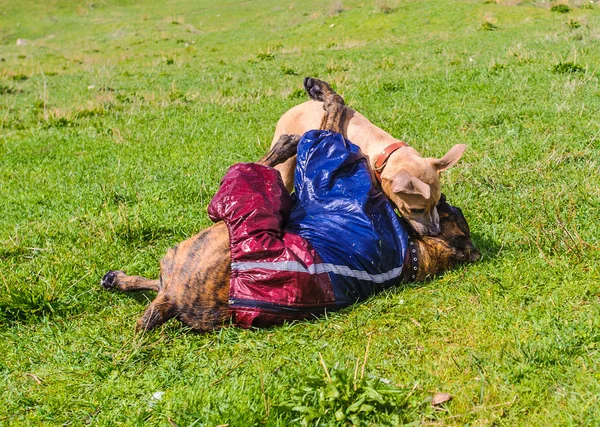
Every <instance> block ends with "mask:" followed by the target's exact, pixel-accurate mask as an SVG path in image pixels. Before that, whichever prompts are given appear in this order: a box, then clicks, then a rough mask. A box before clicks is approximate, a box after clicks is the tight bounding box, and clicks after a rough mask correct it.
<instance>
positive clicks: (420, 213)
mask: <svg viewBox="0 0 600 427" xmlns="http://www.w3.org/2000/svg"><path fill="white" fill-rule="evenodd" d="M410 213H411V214H414V215H423V214H424V213H425V209H411V210H410Z"/></svg>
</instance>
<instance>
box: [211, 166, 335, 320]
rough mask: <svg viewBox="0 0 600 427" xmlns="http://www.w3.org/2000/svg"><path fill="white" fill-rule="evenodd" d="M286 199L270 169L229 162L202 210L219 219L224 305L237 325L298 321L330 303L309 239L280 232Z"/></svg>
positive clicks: (328, 286)
mask: <svg viewBox="0 0 600 427" xmlns="http://www.w3.org/2000/svg"><path fill="white" fill-rule="evenodd" d="M291 208H292V199H291V197H290V194H289V193H288V191H287V190H286V188H285V186H284V185H283V182H282V180H281V176H280V174H279V172H278V171H276V170H275V169H273V168H270V167H267V166H263V165H259V164H256V163H240V164H236V165H234V166H232V167H231V168H230V169H229V171H228V172H227V174H226V175H225V177H224V178H223V180H222V181H221V187H220V188H219V191H218V192H217V194H216V195H215V197H214V198H213V199H212V201H211V203H210V205H209V207H208V213H209V216H210V218H211V219H212V220H213V221H215V222H216V221H224V222H225V223H226V224H227V228H228V230H229V239H230V249H231V281H230V291H229V297H230V301H229V304H230V308H231V312H232V317H233V321H234V323H235V324H237V325H238V326H241V327H245V328H249V327H253V326H254V327H264V326H269V325H275V324H281V323H283V322H284V321H290V320H301V319H306V318H311V317H314V316H317V315H320V314H323V312H324V311H325V310H327V309H328V308H329V307H331V308H333V307H334V304H335V297H334V293H333V289H332V286H331V280H330V278H329V275H328V273H316V274H315V272H314V271H312V272H311V271H310V270H311V266H313V265H314V264H319V263H320V262H321V260H320V258H319V256H318V254H317V253H316V251H315V250H314V248H313V247H312V246H311V244H310V243H309V242H308V241H306V240H305V239H304V238H302V237H300V236H298V235H297V234H293V233H289V232H285V231H283V223H284V220H285V218H286V217H287V216H288V214H289V212H290V209H291Z"/></svg>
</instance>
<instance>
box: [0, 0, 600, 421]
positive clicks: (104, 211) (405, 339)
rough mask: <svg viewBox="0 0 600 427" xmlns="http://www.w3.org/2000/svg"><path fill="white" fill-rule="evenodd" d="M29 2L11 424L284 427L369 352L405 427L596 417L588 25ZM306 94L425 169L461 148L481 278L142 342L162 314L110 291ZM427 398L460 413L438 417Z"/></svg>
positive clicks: (7, 83) (4, 51)
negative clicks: (319, 90)
mask: <svg viewBox="0 0 600 427" xmlns="http://www.w3.org/2000/svg"><path fill="white" fill-rule="evenodd" d="M44 3H45V4H43V3H42V2H33V1H27V2H10V1H7V0H2V1H0V43H1V44H0V58H1V59H0V158H1V159H2V161H1V162H0V189H1V195H2V197H1V198H0V212H2V215H1V217H0V273H1V274H0V285H1V286H2V289H3V292H2V294H0V322H1V323H0V353H1V354H2V358H0V390H4V391H3V392H2V393H1V394H0V403H1V404H0V424H12V423H14V424H32V423H38V424H39V423H47V424H56V423H64V422H68V421H72V422H73V424H74V425H79V424H83V423H86V422H92V423H94V424H99V425H110V424H114V423H115V422H123V423H125V424H136V423H138V424H142V423H148V424H150V425H169V421H168V420H172V421H173V422H175V423H177V424H178V425H188V424H192V423H194V422H195V421H197V423H196V424H195V425H205V424H208V425H216V424H225V423H228V424H230V425H231V426H234V425H249V424H260V423H267V424H271V425H276V424H278V423H285V422H284V421H282V420H281V418H280V417H282V416H283V417H284V416H285V415H281V414H280V413H279V412H278V411H277V410H276V409H275V406H276V405H277V404H278V403H281V402H282V401H284V400H286V399H287V398H288V396H289V388H290V386H292V385H297V384H299V383H303V381H305V380H306V378H308V377H309V376H311V375H322V373H323V371H322V368H321V366H320V364H319V356H318V354H319V353H321V354H322V355H323V358H324V360H325V362H326V363H327V364H328V365H329V366H333V365H335V364H337V365H339V366H340V367H342V368H344V367H347V369H349V370H350V371H352V370H353V367H354V366H355V361H356V359H357V358H362V357H363V356H364V353H365V347H366V345H367V341H368V336H370V337H371V344H370V351H369V359H368V363H367V372H369V373H370V374H371V375H374V376H376V377H380V378H385V379H389V380H391V382H392V383H394V384H398V385H400V386H404V387H409V388H412V387H414V388H415V391H414V393H413V394H412V395H411V397H410V402H411V404H412V405H413V406H414V409H413V412H411V413H410V417H414V416H416V417H417V418H420V419H422V420H423V421H426V422H436V420H438V421H437V422H440V423H444V422H446V423H449V424H453V423H456V424H463V423H467V422H471V423H475V424H477V423H481V424H488V423H492V422H496V423H497V424H504V425H515V424H527V425H548V424H552V423H554V424H565V423H585V422H593V421H594V420H597V419H598V418H599V417H600V403H599V402H598V398H597V396H598V395H599V393H600V381H599V374H600V373H599V372H598V364H599V362H600V356H599V355H598V346H599V342H600V333H599V332H597V331H598V330H599V329H598V327H599V326H600V325H599V324H600V313H599V311H600V310H599V305H598V297H599V295H600V284H599V276H600V268H599V267H600V256H599V254H598V248H599V247H600V242H599V237H598V228H597V220H598V212H599V210H598V208H599V207H600V206H599V205H600V202H599V201H600V198H599V196H600V191H599V187H598V184H597V183H598V181H599V180H600V176H599V175H600V174H599V173H598V160H599V157H600V156H599V154H598V148H599V146H600V142H599V140H598V137H599V123H600V118H599V117H600V116H599V112H600V89H599V88H598V77H597V73H596V69H597V67H598V66H599V65H600V10H599V8H598V6H594V8H593V9H581V8H574V9H573V10H572V11H571V12H570V13H569V14H558V13H552V12H550V11H549V10H548V9H547V8H546V7H543V6H542V5H541V4H524V5H520V6H513V7H505V6H501V5H497V4H495V3H489V4H486V3H482V2H475V1H472V2H458V1H437V2H401V3H398V4H396V5H395V6H396V8H395V9H394V10H393V11H392V13H383V12H382V10H381V8H378V7H376V6H375V4H373V3H371V2H360V1H344V3H343V5H344V11H343V12H342V13H340V14H334V13H332V10H333V8H332V6H331V5H330V4H322V3H321V2H308V1H296V2H294V4H293V6H289V7H288V6H287V5H286V6H282V5H281V2H279V1H274V0H263V1H259V2H230V3H223V4H218V3H217V2H208V1H196V2H192V1H189V0H180V1H170V2H168V3H167V4H166V5H161V4H160V3H161V2H153V3H152V4H150V2H144V3H143V6H142V4H141V3H140V4H137V3H135V2H111V1H98V2H94V3H91V2H88V3H86V4H85V5H81V6H77V5H75V2H71V1H54V2H44ZM332 4H333V3H332ZM490 20H491V22H493V23H494V24H495V25H496V26H497V27H498V28H497V30H495V31H483V30H481V26H482V24H483V23H484V22H486V21H490ZM569 20H572V21H576V22H578V23H580V24H581V25H580V27H579V28H573V27H574V26H576V25H571V26H569V25H567V23H568V22H569ZM333 24H335V25H333ZM332 25H333V26H332ZM17 38H24V39H27V40H29V44H28V45H26V46H16V40H17ZM561 61H562V62H569V61H570V62H575V63H576V64H578V65H580V66H581V67H582V69H581V70H580V71H578V72H575V73H556V72H553V67H554V66H555V65H556V64H557V63H559V62H561ZM305 75H312V76H317V77H321V78H325V79H327V80H329V81H332V82H333V83H334V84H335V85H336V87H337V88H338V89H339V90H340V92H341V93H342V94H343V95H344V96H345V98H346V100H347V101H348V102H349V103H350V104H351V105H352V106H354V107H355V108H357V109H359V110H360V111H361V112H363V113H364V114H365V115H366V116H367V117H369V118H371V119H372V120H373V121H374V122H375V123H377V124H379V125H381V126H382V127H383V128H384V129H386V130H388V131H390V132H391V133H392V134H394V135H395V136H397V137H399V138H403V139H405V140H407V141H408V142H409V143H411V144H412V145H414V146H415V147H417V148H418V149H420V150H421V152H423V153H425V154H427V155H432V156H440V155H442V154H443V153H444V152H445V150H447V149H448V148H449V147H450V146H452V145H453V144H455V143H459V142H464V143H466V144H468V146H469V149H468V151H467V154H466V156H465V158H464V159H463V160H462V161H461V163H460V166H459V167H456V168H455V169H453V170H451V171H450V172H449V173H447V174H445V175H444V189H445V192H446V193H447V194H448V195H449V198H450V200H451V201H452V202H453V203H454V204H456V205H458V206H461V207H462V208H463V210H464V212H465V214H466V216H467V218H468V219H469V222H470V224H471V228H472V231H473V234H474V239H475V240H476V242H477V244H478V246H479V247H480V248H481V249H482V251H483V253H484V255H485V256H484V259H483V261H482V262H480V263H478V264H476V265H472V266H467V267H464V268H459V269H456V270H454V271H451V272H449V273H448V274H446V275H444V276H443V277H440V278H437V279H436V280H434V281H432V282H430V283H427V284H425V285H418V286H409V287H405V288H402V289H398V290H396V291H394V292H390V293H388V294H385V295H381V296H378V297H376V298H373V299H372V300H371V301H369V302H368V303H366V304H362V305H360V306H358V307H356V308H354V309H352V310H346V311H344V312H342V313H336V314H334V315H332V316H329V318H328V319H322V320H319V321H315V322H308V323H302V324H297V325H291V326H286V327H282V328H277V329H272V330H265V331H258V332H250V331H243V330H238V329H233V328H231V329H228V330H225V331H223V332H221V333H218V334H209V335H205V336H198V335H191V334H188V333H186V332H185V331H184V330H182V328H181V327H180V325H179V324H177V323H175V322H172V323H170V324H169V325H167V326H165V327H164V328H162V329H160V330H159V331H157V332H154V333H152V334H149V335H145V336H136V335H135V334H134V333H133V330H132V327H133V324H134V322H135V319H136V318H137V316H139V314H140V313H141V311H142V310H143V308H144V307H145V305H146V304H147V301H148V298H152V295H150V294H148V295H140V296H134V297H132V296H126V295H121V294H116V293H108V292H103V291H101V290H100V289H99V287H98V282H99V279H100V277H101V276H102V274H103V273H104V272H105V271H106V270H107V269H109V268H123V269H124V270H126V271H128V272H130V273H136V274H143V275H148V276H155V275H156V274H157V273H158V262H157V261H158V259H160V257H161V256H162V255H163V254H164V252H165V250H166V248H168V247H170V246H172V245H173V244H175V243H176V242H178V241H180V240H182V239H184V238H185V237H188V236H190V235H192V234H194V233H195V232H196V231H197V230H198V229H200V228H201V227H204V226H207V225H209V220H208V218H207V216H206V214H205V207H206V205H207V203H208V201H209V200H210V197H211V195H212V194H213V193H214V191H215V190H216V188H217V185H218V182H219V178H220V176H222V174H223V173H224V171H225V170H226V168H227V167H228V165H230V164H231V163H233V162H236V161H248V160H252V159H256V158H258V157H259V156H260V155H261V154H262V153H264V152H265V151H266V149H267V147H268V145H269V142H270V137H271V134H272V132H273V129H274V125H275V123H276V121H277V119H278V117H279V116H280V115H281V114H282V113H283V112H284V111H285V110H286V109H287V108H289V107H291V106H292V105H295V104H296V103H298V102H300V101H302V100H304V96H303V95H302V94H301V93H300V92H299V90H298V89H299V88H300V86H301V79H302V77H303V76H305ZM29 374H33V375H34V376H36V377H37V378H39V379H40V380H41V381H42V383H41V384H38V383H37V382H36V381H35V378H34V377H33V376H32V375H29ZM155 391H164V392H165V395H164V396H163V398H162V399H161V400H160V402H158V403H157V404H156V405H154V406H151V405H149V402H150V398H151V395H152V393H153V392H155ZM430 391H445V392H448V393H451V394H452V395H453V396H454V399H453V401H452V402H451V403H449V404H447V405H446V407H445V408H446V410H445V411H443V412H435V413H434V411H432V410H431V409H428V407H427V403H426V402H425V401H426V399H427V396H428V395H429V392H430ZM422 402H425V403H424V404H423V403H422ZM415 414H416V415H415ZM373 420H375V418H373ZM374 422H375V421H374Z"/></svg>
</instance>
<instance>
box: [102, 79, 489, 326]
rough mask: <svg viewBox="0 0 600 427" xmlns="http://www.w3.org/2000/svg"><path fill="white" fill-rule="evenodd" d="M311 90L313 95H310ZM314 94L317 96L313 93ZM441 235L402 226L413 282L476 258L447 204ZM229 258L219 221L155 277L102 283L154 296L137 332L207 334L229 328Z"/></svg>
mask: <svg viewBox="0 0 600 427" xmlns="http://www.w3.org/2000/svg"><path fill="white" fill-rule="evenodd" d="M313 80H314V82H315V84H319V86H320V89H319V88H316V89H315V88H314V87H312V88H311V87H307V91H309V94H310V95H311V97H318V98H320V99H322V100H323V101H324V102H325V104H324V105H325V106H324V108H325V110H326V115H325V117H324V119H323V122H322V123H321V129H325V130H332V131H335V132H338V133H343V130H342V124H343V123H344V110H345V107H344V101H343V99H342V98H341V97H340V96H339V95H338V94H336V93H335V92H334V91H333V90H332V89H331V87H330V86H329V85H327V84H326V83H325V82H321V81H318V80H316V79H313ZM311 90H312V93H311V92H310V91H311ZM315 91H317V93H315ZM299 140H300V137H299V136H297V135H282V136H281V137H280V139H279V141H278V142H277V143H276V144H275V145H274V146H273V147H272V149H271V151H270V152H269V153H268V154H267V155H266V156H265V157H264V158H263V159H262V160H260V162H259V163H261V164H263V165H266V166H271V167H273V166H276V165H278V164H280V163H283V162H285V161H286V160H288V159H289V158H291V157H292V156H294V155H295V154H296V148H297V145H298V142H299ZM437 209H438V212H439V216H440V225H441V233H440V234H439V235H437V236H432V237H427V236H419V235H418V234H416V233H415V232H414V231H413V230H412V229H411V228H410V227H407V230H408V233H409V234H410V237H411V239H412V240H413V241H414V242H415V245H416V249H417V251H418V252H417V255H418V257H419V270H418V274H417V276H416V278H415V280H417V281H422V280H425V279H427V278H429V277H431V276H433V275H435V274H438V273H440V272H442V271H445V270H447V269H449V268H451V267H453V266H454V265H456V264H458V263H462V262H467V261H476V260H478V259H479V258H480V257H481V254H480V253H479V251H478V250H477V249H476V248H475V246H474V245H473V243H472V241H471V236H470V231H469V226H468V224H467V221H466V220H465V217H464V215H463V214H462V212H461V210H460V209H459V208H456V207H454V206H451V205H449V204H448V203H446V200H445V198H442V200H440V202H439V204H438V206H437ZM230 274H231V257H230V252H229V233H228V230H227V226H226V225H225V223H224V222H218V223H216V224H215V225H213V226H211V227H209V228H207V229H206V230H203V231H201V232H200V233H199V234H197V235H195V236H194V237H191V238H190V239H188V240H185V241H183V242H181V243H180V244H178V245H177V246H175V247H174V248H172V249H169V251H167V254H166V256H165V257H164V258H163V259H162V260H161V263H160V278H159V279H157V280H151V279H146V278H144V277H140V276H127V275H126V274H125V273H124V272H123V271H109V272H108V273H106V274H105V275H104V277H103V278H102V282H101V284H102V286H103V287H104V288H106V289H112V288H116V289H119V290H120V291H123V292H131V291H141V290H152V291H157V292H158V295H157V296H156V298H155V299H154V301H152V303H151V304H150V306H148V308H147V309H146V311H145V312H144V315H143V316H142V317H141V318H140V319H139V320H138V322H137V329H138V330H140V329H141V330H150V329H153V328H156V327H157V326H159V325H161V324H163V323H164V322H166V321H167V320H169V319H171V318H177V319H178V320H180V321H181V322H183V323H184V324H186V325H188V326H189V327H190V328H192V329H193V330H195V331H200V332H206V331H211V330H215V329H219V328H221V327H222V326H224V325H227V324H228V323H230V322H229V321H230V312H229V307H228V301H229V277H230Z"/></svg>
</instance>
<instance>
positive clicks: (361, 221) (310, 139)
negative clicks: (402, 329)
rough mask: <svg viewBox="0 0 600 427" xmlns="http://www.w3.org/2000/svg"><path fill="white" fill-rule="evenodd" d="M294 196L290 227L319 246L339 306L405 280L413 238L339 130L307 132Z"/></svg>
mask: <svg viewBox="0 0 600 427" xmlns="http://www.w3.org/2000/svg"><path fill="white" fill-rule="evenodd" d="M293 197H294V206H293V208H292V211H291V213H290V217H289V219H288V220H287V221H286V224H285V229H286V230H289V231H290V232H293V233H297V234H299V235H300V236H302V237H304V238H305V239H306V240H308V241H309V242H310V243H311V244H312V245H313V246H314V248H315V249H316V251H317V252H318V254H319V256H320V257H321V258H322V264H319V265H317V266H315V268H316V269H319V270H320V271H324V272H327V273H329V275H330V278H331V281H332V285H333V289H334V293H335V300H336V305H337V306H338V307H345V306H347V305H350V304H353V303H355V302H358V301H361V300H364V299H366V298H368V297H369V296H370V295H372V294H374V293H376V292H378V291H381V290H382V289H385V288H388V287H390V286H393V285H397V284H398V283H399V282H400V276H401V273H402V265H403V262H404V260H405V258H406V255H407V247H408V234H407V232H406V229H405V228H404V226H403V224H402V223H401V220H400V217H399V216H398V215H397V214H396V212H395V211H394V208H393V207H392V205H391V203H390V202H389V200H388V199H387V198H386V197H385V195H384V194H383V193H382V192H381V191H380V190H379V189H378V188H377V187H375V186H374V185H373V184H372V181H371V173H370V171H369V165H368V161H367V158H366V157H365V156H364V155H363V154H362V152H361V151H360V148H359V147H358V146H356V145H354V144H352V143H351V142H350V141H348V140H346V139H345V138H344V137H343V136H342V135H340V134H338V133H335V132H329V131H319V130H313V131H309V132H307V133H306V134H304V136H303V137H302V139H301V141H300V143H299V144H298V157H297V165H296V173H295V177H294V194H293Z"/></svg>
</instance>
